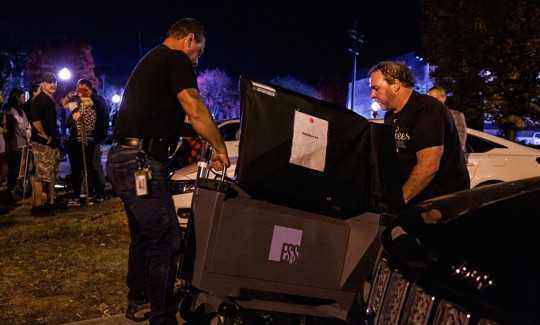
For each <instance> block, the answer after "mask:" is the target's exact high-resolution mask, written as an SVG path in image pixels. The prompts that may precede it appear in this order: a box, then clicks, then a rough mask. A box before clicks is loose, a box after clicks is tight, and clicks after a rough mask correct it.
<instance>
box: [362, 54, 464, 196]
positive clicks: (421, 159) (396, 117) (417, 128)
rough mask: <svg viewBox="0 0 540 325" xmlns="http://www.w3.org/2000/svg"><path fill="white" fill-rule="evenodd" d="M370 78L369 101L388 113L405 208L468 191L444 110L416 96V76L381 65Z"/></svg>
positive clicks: (391, 65) (452, 129) (390, 64)
mask: <svg viewBox="0 0 540 325" xmlns="http://www.w3.org/2000/svg"><path fill="white" fill-rule="evenodd" d="M369 75H370V85H371V98H373V99H375V101H376V102H377V103H379V105H380V106H381V109H382V110H384V111H386V114H385V116H384V123H385V124H389V125H393V126H394V127H395V134H394V135H395V139H396V150H397V154H398V161H399V165H400V170H401V177H402V182H403V186H402V190H403V200H404V201H405V203H406V204H409V205H410V204H413V203H416V202H419V201H422V200H426V199H429V198H433V197H436V196H440V195H444V194H449V193H452V192H456V191H460V190H465V189H468V188H469V186H470V180H469V173H468V171H467V166H466V164H465V159H464V157H463V154H462V152H461V147H460V143H459V136H458V132H457V130H456V128H455V125H454V122H453V119H452V115H451V114H450V111H449V110H448V108H447V107H446V106H445V105H444V104H443V103H441V102H440V101H438V100H437V99H435V98H433V97H431V96H427V95H421V94H420V93H418V92H416V91H414V88H413V87H414V76H413V74H412V72H411V70H409V68H408V67H407V66H406V65H404V64H402V63H397V62H381V63H379V64H377V65H375V66H374V67H373V68H371V70H370V72H369Z"/></svg>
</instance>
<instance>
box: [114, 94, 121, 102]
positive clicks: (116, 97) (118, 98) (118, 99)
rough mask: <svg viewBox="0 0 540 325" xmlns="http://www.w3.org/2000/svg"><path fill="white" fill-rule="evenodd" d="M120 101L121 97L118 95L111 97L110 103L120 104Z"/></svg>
mask: <svg viewBox="0 0 540 325" xmlns="http://www.w3.org/2000/svg"><path fill="white" fill-rule="evenodd" d="M121 100H122V97H120V95H117V94H115V95H114V96H112V102H113V103H115V104H118V103H120V101H121Z"/></svg>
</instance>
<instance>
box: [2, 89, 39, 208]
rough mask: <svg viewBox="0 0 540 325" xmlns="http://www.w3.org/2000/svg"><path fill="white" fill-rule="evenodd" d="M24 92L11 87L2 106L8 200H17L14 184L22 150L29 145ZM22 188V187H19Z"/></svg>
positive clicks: (30, 131)
mask: <svg viewBox="0 0 540 325" xmlns="http://www.w3.org/2000/svg"><path fill="white" fill-rule="evenodd" d="M24 103H25V93H24V91H22V90H21V89H19V88H13V89H12V90H11V91H10V93H9V98H8V102H7V104H6V105H5V106H4V110H5V111H6V114H7V115H6V116H7V129H8V132H7V133H6V134H5V135H4V137H5V140H6V152H7V157H8V165H9V171H8V194H9V198H10V201H11V202H12V203H16V202H17V201H19V197H18V194H17V192H16V185H17V182H18V178H19V171H20V166H21V158H22V151H23V149H24V148H25V147H27V146H29V145H30V136H31V134H32V127H31V126H30V122H29V121H28V118H27V117H26V113H25V112H24V110H23V105H24ZM21 188H22V187H21Z"/></svg>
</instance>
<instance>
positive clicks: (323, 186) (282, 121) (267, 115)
mask: <svg viewBox="0 0 540 325" xmlns="http://www.w3.org/2000/svg"><path fill="white" fill-rule="evenodd" d="M240 88H241V114H242V117H241V120H242V122H241V123H242V126H241V137H240V147H239V158H238V164H237V167H236V173H237V182H238V184H239V185H240V186H242V188H244V189H245V190H246V191H248V192H249V193H250V195H253V196H254V197H259V198H262V199H265V200H269V201H273V202H276V203H278V204H283V205H286V206H290V207H294V208H299V209H303V210H306V211H313V212H316V213H319V214H324V215H329V216H334V217H350V216H353V215H358V214H359V213H362V212H364V211H366V204H367V203H368V201H369V200H368V194H369V185H370V181H369V175H368V173H369V145H370V139H369V137H370V127H369V122H368V121H367V119H365V118H364V117H362V116H360V115H358V114H356V113H354V112H353V111H350V110H347V109H345V108H343V107H339V106H336V105H332V104H330V103H326V102H323V101H320V100H318V99H314V98H311V97H308V96H304V95H302V94H299V93H296V92H293V91H290V90H287V89H284V88H281V87H277V86H273V85H270V84H266V83H261V82H258V81H254V80H252V79H250V78H248V77H245V76H242V77H241V79H240ZM297 113H302V114H305V115H302V114H300V115H302V116H303V117H304V116H308V117H309V119H310V120H311V121H313V120H314V121H323V122H324V123H326V122H327V129H325V130H323V131H322V132H320V133H318V135H317V136H313V135H310V134H308V133H309V132H301V135H302V136H304V135H305V136H306V137H311V138H316V139H317V140H320V139H319V136H320V134H323V137H324V136H326V141H327V143H326V147H325V150H324V151H325V152H324V154H323V156H324V162H322V163H321V161H319V163H320V164H319V165H318V167H316V168H311V167H305V166H303V165H301V164H298V163H292V162H291V161H292V160H294V156H295V154H294V152H293V150H295V149H298V148H297V147H298V145H297V142H295V143H293V134H294V132H295V130H294V128H295V125H297V127H298V124H295V123H298V120H299V118H298V116H299V114H297ZM297 132H298V130H297ZM297 134H298V133H297ZM309 140H310V139H308V141H309ZM295 146H296V147H295ZM293 147H294V148H295V149H293ZM300 149H301V148H300ZM319 158H320V156H319ZM317 168H318V169H317Z"/></svg>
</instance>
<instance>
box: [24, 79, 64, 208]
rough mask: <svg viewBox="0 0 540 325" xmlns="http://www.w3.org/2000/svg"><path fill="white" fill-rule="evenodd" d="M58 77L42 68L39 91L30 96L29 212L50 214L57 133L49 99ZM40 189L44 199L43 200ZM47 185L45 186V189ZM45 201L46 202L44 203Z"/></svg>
mask: <svg viewBox="0 0 540 325" xmlns="http://www.w3.org/2000/svg"><path fill="white" fill-rule="evenodd" d="M57 84H58V79H57V78H56V75H55V74H54V73H52V72H45V73H44V74H43V75H42V76H41V77H40V78H39V85H40V87H41V92H40V93H39V94H38V95H37V96H36V97H35V98H34V99H33V100H32V108H31V112H30V122H31V124H32V136H31V138H30V139H31V141H32V154H33V155H34V188H33V204H32V211H31V215H33V216H53V215H54V212H53V211H52V210H51V208H50V203H51V202H54V195H52V196H53V197H50V196H51V194H52V193H51V188H52V189H54V181H55V169H56V167H55V166H56V165H57V163H58V162H57V161H56V159H57V158H58V157H57V154H56V153H57V152H58V141H59V133H58V126H57V124H56V120H57V114H56V104H55V102H54V101H53V99H52V96H53V94H54V93H55V92H56V89H57ZM44 189H45V190H46V192H45V193H46V194H47V200H48V201H47V202H43V199H42V194H43V191H44ZM47 189H48V190H47ZM46 203H49V204H46Z"/></svg>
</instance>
